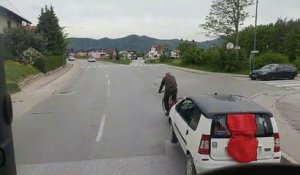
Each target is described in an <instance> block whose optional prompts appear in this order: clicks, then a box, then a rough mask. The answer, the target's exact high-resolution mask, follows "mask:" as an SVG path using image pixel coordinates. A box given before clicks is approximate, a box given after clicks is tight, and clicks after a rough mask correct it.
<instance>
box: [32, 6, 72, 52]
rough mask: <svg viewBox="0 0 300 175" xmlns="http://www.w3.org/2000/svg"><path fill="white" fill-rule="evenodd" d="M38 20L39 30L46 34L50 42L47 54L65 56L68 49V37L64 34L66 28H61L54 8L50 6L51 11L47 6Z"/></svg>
mask: <svg viewBox="0 0 300 175" xmlns="http://www.w3.org/2000/svg"><path fill="white" fill-rule="evenodd" d="M38 20H39V22H38V24H37V30H38V32H40V33H42V34H44V35H45V36H46V38H47V40H48V43H47V52H48V53H49V54H53V55H62V54H64V52H65V51H66V48H67V40H66V37H67V35H66V34H65V33H64V32H63V29H64V28H62V27H60V26H59V23H58V22H59V20H58V18H57V16H56V14H55V13H54V10H53V7H52V6H50V9H49V8H48V7H47V6H45V8H42V9H41V14H40V16H39V17H38Z"/></svg>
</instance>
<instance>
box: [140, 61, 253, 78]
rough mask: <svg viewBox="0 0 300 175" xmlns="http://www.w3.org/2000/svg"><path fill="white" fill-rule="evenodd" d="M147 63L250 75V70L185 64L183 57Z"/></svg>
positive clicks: (148, 62)
mask: <svg viewBox="0 0 300 175" xmlns="http://www.w3.org/2000/svg"><path fill="white" fill-rule="evenodd" d="M145 63H146V64H167V65H171V66H178V67H184V68H189V69H195V70H201V71H207V72H219V73H232V74H243V75H249V70H242V71H235V72H224V71H221V70H219V69H217V68H212V67H209V66H201V65H196V64H184V63H183V62H182V60H181V59H167V60H159V59H156V60H145Z"/></svg>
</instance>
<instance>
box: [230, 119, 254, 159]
mask: <svg viewBox="0 0 300 175" xmlns="http://www.w3.org/2000/svg"><path fill="white" fill-rule="evenodd" d="M227 127H228V129H229V131H230V132H231V138H230V140H229V142H228V146H227V152H228V154H229V156H230V157H231V158H232V159H233V160H235V161H237V162H240V163H248V162H251V161H256V160H257V146H258V141H257V139H256V137H255V134H256V121H255V115H254V114H228V115H227Z"/></svg>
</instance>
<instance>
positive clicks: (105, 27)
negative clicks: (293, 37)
mask: <svg viewBox="0 0 300 175" xmlns="http://www.w3.org/2000/svg"><path fill="white" fill-rule="evenodd" d="M211 2H212V0H0V5H2V6H4V7H6V8H8V9H10V10H12V11H14V12H16V13H18V14H21V16H24V17H25V18H26V19H28V20H29V21H31V22H32V23H33V25H36V24H37V21H38V20H37V17H38V16H39V14H40V12H41V7H44V5H45V4H47V5H51V4H52V5H53V7H54V11H55V13H56V15H57V16H58V18H59V19H60V25H61V26H63V27H65V28H66V32H67V33H69V36H71V37H89V38H95V39H99V38H103V37H109V38H120V37H124V36H127V35H130V34H137V35H147V36H151V37H155V38H160V39H174V38H178V39H181V38H182V39H188V40H196V41H203V40H209V39H211V38H206V37H205V36H203V34H201V29H200V28H199V27H198V26H199V24H202V23H204V22H205V21H204V19H205V16H206V15H207V14H208V12H209V8H210V5H211ZM254 10H255V7H254V6H253V7H251V8H249V11H250V12H251V15H252V16H253V15H254ZM299 11H300V1H299V0H260V2H259V18H258V23H259V24H266V23H271V22H275V21H276V19H277V18H278V17H281V18H285V17H287V18H294V19H295V18H300V13H299ZM250 24H254V18H253V17H252V18H249V19H248V20H247V21H246V25H250Z"/></svg>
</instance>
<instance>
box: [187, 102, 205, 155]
mask: <svg viewBox="0 0 300 175" xmlns="http://www.w3.org/2000/svg"><path fill="white" fill-rule="evenodd" d="M201 114H202V112H201V110H200V108H199V107H198V106H196V105H195V106H194V107H193V108H192V109H191V119H190V122H189V123H188V127H187V135H186V142H187V150H189V152H190V153H191V154H192V156H194V155H195V154H196V153H198V149H199V144H200V138H201V134H202V133H201V132H199V129H200V128H198V125H199V121H200V118H201Z"/></svg>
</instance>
